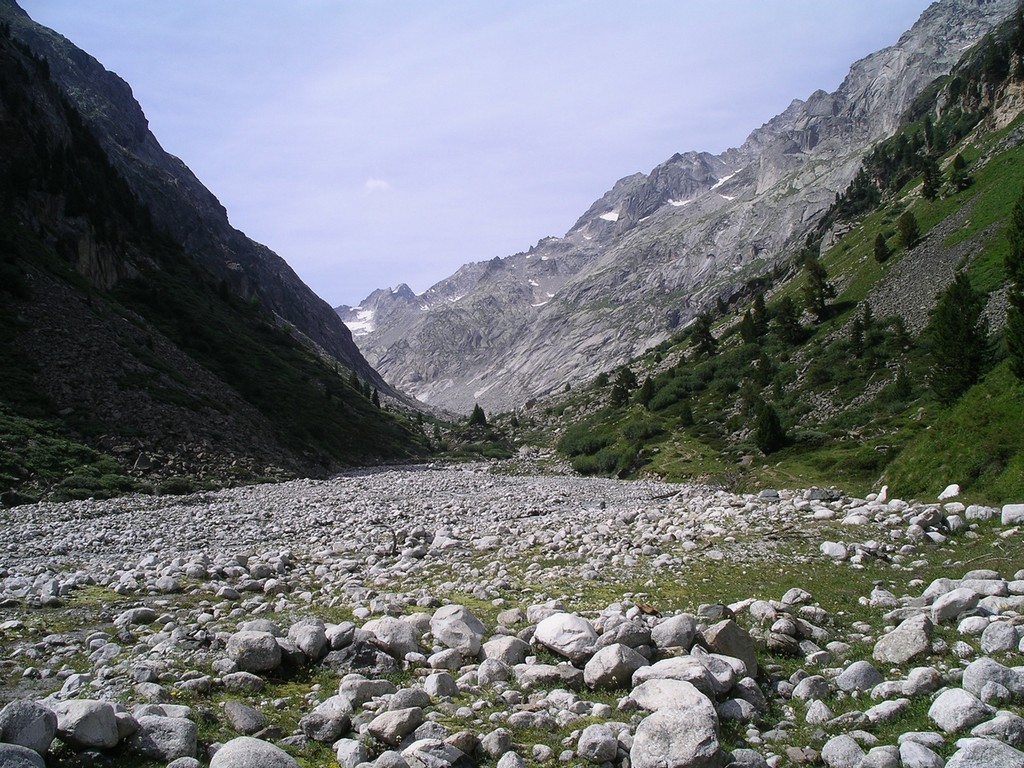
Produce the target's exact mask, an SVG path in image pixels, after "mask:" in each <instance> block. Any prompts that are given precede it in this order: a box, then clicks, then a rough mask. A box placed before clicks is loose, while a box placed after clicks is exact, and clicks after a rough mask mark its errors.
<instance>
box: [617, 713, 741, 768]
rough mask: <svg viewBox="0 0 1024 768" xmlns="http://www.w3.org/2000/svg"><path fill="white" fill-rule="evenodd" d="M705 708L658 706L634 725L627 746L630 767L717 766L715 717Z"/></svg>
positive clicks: (721, 757)
mask: <svg viewBox="0 0 1024 768" xmlns="http://www.w3.org/2000/svg"><path fill="white" fill-rule="evenodd" d="M704 700H705V701H706V702H707V709H704V708H701V709H697V710H682V709H661V710H659V711H657V712H654V713H653V714H651V715H648V716H647V717H645V718H644V719H643V720H641V721H640V724H639V725H638V726H637V727H636V733H635V734H634V736H633V746H632V747H631V748H630V750H629V759H630V764H631V766H632V768H720V767H721V766H722V765H724V754H723V753H722V751H721V749H720V747H719V743H718V717H717V716H716V715H715V710H714V707H712V706H711V702H710V701H708V700H707V699H704Z"/></svg>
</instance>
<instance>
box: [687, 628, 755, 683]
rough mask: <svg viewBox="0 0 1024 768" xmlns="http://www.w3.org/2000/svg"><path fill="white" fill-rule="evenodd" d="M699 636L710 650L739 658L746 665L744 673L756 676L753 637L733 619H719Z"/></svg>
mask: <svg viewBox="0 0 1024 768" xmlns="http://www.w3.org/2000/svg"><path fill="white" fill-rule="evenodd" d="M701 637H702V639H703V640H704V643H705V645H707V647H708V648H709V649H710V650H712V651H713V652H715V653H720V654H722V655H723V656H732V657H733V658H736V659H739V660H740V661H742V662H743V664H744V665H745V666H746V675H749V676H750V677H756V676H757V651H756V648H755V647H754V639H753V638H752V637H751V636H750V633H749V632H747V630H745V629H743V628H742V627H741V626H740V625H739V624H737V623H736V622H735V621H733V620H732V619H726V620H725V621H720V622H718V623H717V624H714V625H712V626H710V627H708V628H707V629H705V630H704V631H703V632H702V633H701Z"/></svg>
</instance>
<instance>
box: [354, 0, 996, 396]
mask: <svg viewBox="0 0 1024 768" xmlns="http://www.w3.org/2000/svg"><path fill="white" fill-rule="evenodd" d="M1015 7H1016V2H1015V0H941V1H940V2H937V3H934V4H933V5H932V6H930V7H929V8H928V9H927V10H926V11H925V12H924V14H923V15H922V16H921V18H920V19H919V20H918V22H917V23H916V24H915V25H914V26H913V27H912V28H911V29H910V30H909V31H908V32H907V33H905V34H904V35H903V36H902V37H901V38H900V40H899V41H898V42H897V43H896V45H894V46H892V47H890V48H886V49H884V50H882V51H879V52H877V53H874V54H872V55H870V56H868V57H866V58H864V59H862V60H861V61H858V62H856V63H855V64H854V65H853V66H852V67H851V69H850V72H849V74H848V75H847V77H846V79H845V80H844V81H843V83H842V84H841V85H840V86H839V88H838V89H837V90H836V91H835V92H834V93H831V94H830V93H825V92H823V91H818V92H815V93H814V94H812V95H811V96H810V97H808V98H807V99H806V100H802V101H801V100H796V101H794V102H793V103H792V104H790V106H789V107H788V108H787V109H786V110H785V111H784V112H783V113H782V114H780V115H778V116H776V117H775V118H773V119H772V120H770V121H769V122H767V123H766V124H765V125H763V126H761V127H760V128H758V129H757V130H755V131H753V132H752V133H751V134H750V136H749V137H748V138H747V140H746V141H745V142H744V144H743V145H742V146H740V147H738V148H733V149H729V150H727V151H725V152H723V153H721V154H719V155H711V154H709V153H705V152H686V153H677V154H675V155H673V156H672V157H671V158H669V159H668V160H666V161H665V162H664V163H662V164H661V165H659V166H658V167H656V168H654V169H653V170H652V171H651V172H650V173H648V174H640V173H638V174H634V175H632V176H628V177H626V178H624V179H621V180H619V181H618V182H616V183H615V184H614V185H613V186H612V188H611V189H610V190H609V191H608V192H607V193H606V194H605V195H604V196H603V197H602V198H601V199H600V200H598V201H596V202H595V203H594V204H593V205H592V206H591V207H590V208H589V209H588V210H587V211H586V212H585V213H584V214H583V215H582V216H581V217H580V218H579V220H578V221H577V222H576V223H575V224H574V225H573V226H572V228H570V229H569V231H568V232H567V233H566V234H565V235H564V236H563V237H548V238H544V239H542V240H540V241H539V242H538V243H537V244H536V245H535V246H533V247H531V248H530V249H529V250H527V251H525V252H521V253H517V254H515V255H512V256H509V257H505V258H493V259H490V260H489V261H481V262H477V263H473V264H467V265H465V266H463V267H462V268H460V269H459V270H458V271H457V272H456V273H455V274H454V275H452V276H451V277H449V278H446V279H445V280H442V281H441V282H439V283H437V284H436V285H434V286H433V287H431V288H430V289H429V290H427V291H426V292H425V293H423V294H422V295H419V296H413V295H412V294H411V292H410V291H409V290H408V289H407V288H405V287H404V286H400V287H399V288H398V289H396V290H394V291H391V290H386V289H385V290H379V291H375V292H374V293H373V294H371V295H370V296H369V297H367V299H366V300H364V301H363V302H362V303H361V304H360V305H359V306H358V307H339V308H338V309H337V311H338V313H339V315H340V316H341V317H342V318H343V319H344V320H345V321H346V322H349V323H352V324H354V333H355V336H356V340H357V342H358V344H359V346H360V349H361V350H362V351H363V353H364V354H365V355H366V357H367V359H368V360H369V361H370V362H371V364H373V365H374V366H375V367H376V368H377V369H378V370H380V372H381V373H382V374H383V375H384V376H385V377H386V378H388V380H390V381H392V382H393V383H394V384H395V385H396V386H397V387H399V388H401V389H403V390H404V391H407V392H409V393H410V394H413V395H415V396H416V397H417V398H419V399H420V400H422V401H425V402H428V403H431V404H435V405H438V406H442V407H447V408H450V409H453V410H456V411H461V412H468V410H469V409H470V408H471V407H472V405H473V403H474V402H479V403H481V404H482V405H484V406H485V407H486V408H487V409H489V410H504V409H510V408H515V407H521V406H522V405H523V404H524V403H525V402H528V401H529V400H531V399H533V398H536V397H538V396H540V395H543V394H546V393H550V392H554V391H558V390H560V389H562V388H563V387H564V386H565V385H567V384H569V385H572V384H575V383H577V382H579V381H581V380H584V379H587V378H589V377H591V376H592V375H594V374H595V373H597V372H598V371H600V370H607V369H610V368H613V367H614V366H616V365H618V364H621V363H623V362H625V361H627V360H629V359H630V358H631V357H633V356H635V355H637V354H638V353H640V352H642V351H643V350H645V349H649V348H650V347H652V346H654V345H656V344H658V343H659V342H662V341H664V340H665V339H667V338H669V337H670V336H671V335H672V334H674V333H675V332H676V331H677V330H678V329H679V328H680V327H682V326H685V325H686V324H687V323H688V322H689V321H690V320H691V319H692V318H693V317H695V316H696V315H697V314H698V313H700V312H701V311H702V310H704V309H706V308H707V307H710V306H714V305H716V304H717V303H718V302H724V303H726V304H728V303H729V302H730V301H732V300H733V299H734V298H735V297H736V296H737V295H739V294H740V293H741V289H742V286H743V285H744V284H745V283H747V282H748V281H750V280H752V279H754V278H756V277H758V276H763V275H765V274H768V273H769V272H770V271H771V270H772V269H773V268H775V267H777V266H778V265H780V264H781V263H782V262H783V261H784V259H785V258H786V257H787V255H789V254H791V253H792V252H793V251H794V250H796V249H798V248H799V247H800V246H801V245H802V244H803V243H804V241H805V239H806V238H807V236H808V235H809V234H810V233H811V232H812V231H813V230H814V229H815V227H816V226H817V225H818V223H819V221H820V220H821V218H822V216H823V215H824V214H825V212H826V211H827V210H828V208H829V207H830V206H831V205H832V204H833V202H834V201H835V198H836V195H837V194H839V193H841V192H842V191H843V190H845V189H846V187H847V185H848V184H849V183H850V181H851V180H852V179H853V178H854V175H855V174H856V172H857V170H858V168H859V167H860V163H861V160H862V158H863V157H864V155H865V153H866V152H867V151H868V149H869V148H870V147H871V146H872V145H873V144H875V143H876V142H878V141H879V140H880V139H882V138H885V137H887V136H889V135H891V134H892V132H893V131H894V130H895V129H896V127H897V126H898V125H899V124H900V120H901V118H902V116H903V115H904V114H905V113H906V112H907V110H908V109H909V108H910V107H911V106H912V105H913V103H914V100H915V99H916V98H917V97H918V96H919V95H920V94H921V93H922V91H924V90H925V88H926V87H927V86H928V85H929V84H930V83H932V82H933V81H934V80H935V79H936V78H937V77H939V76H941V75H944V74H946V73H947V72H949V70H950V68H951V67H952V66H953V65H954V64H955V63H956V62H957V60H958V59H959V58H960V56H961V55H962V53H963V52H964V51H965V50H966V49H967V48H969V47H970V46H972V45H973V44H975V43H976V42H977V41H978V40H980V39H981V38H982V37H983V36H984V35H985V34H986V33H987V32H988V31H989V30H991V29H992V28H993V26H994V25H995V24H996V23H998V22H999V21H1002V20H1003V19H1005V18H1006V17H1007V16H1008V15H1009V14H1010V13H1011V12H1012V11H1013V10H1014V8H1015Z"/></svg>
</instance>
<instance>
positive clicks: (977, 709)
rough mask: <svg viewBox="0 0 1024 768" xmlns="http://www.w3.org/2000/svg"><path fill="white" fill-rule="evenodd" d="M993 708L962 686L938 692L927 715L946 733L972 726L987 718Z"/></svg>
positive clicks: (991, 713) (993, 711)
mask: <svg viewBox="0 0 1024 768" xmlns="http://www.w3.org/2000/svg"><path fill="white" fill-rule="evenodd" d="M994 713H995V710H994V709H993V708H992V707H990V706H988V705H987V704H984V703H983V702H981V701H980V700H979V699H978V698H977V697H976V696H974V695H973V694H972V693H969V692H968V691H965V690H964V689H963V688H950V689H948V690H945V691H943V692H942V693H940V694H939V695H938V696H937V697H936V699H935V701H933V702H932V705H931V707H930V708H929V710H928V717H930V718H931V719H932V722H934V723H935V724H936V725H937V726H939V728H941V729H942V730H944V731H945V732H946V733H954V732H956V731H960V730H963V729H964V728H972V727H973V726H975V725H977V724H978V723H980V722H982V721H983V720H987V719H988V718H989V717H991V716H992V715H993V714H994Z"/></svg>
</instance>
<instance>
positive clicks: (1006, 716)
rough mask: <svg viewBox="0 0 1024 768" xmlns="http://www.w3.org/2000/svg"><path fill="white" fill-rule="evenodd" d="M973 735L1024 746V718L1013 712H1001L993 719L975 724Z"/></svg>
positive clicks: (1015, 745) (972, 730)
mask: <svg viewBox="0 0 1024 768" xmlns="http://www.w3.org/2000/svg"><path fill="white" fill-rule="evenodd" d="M971 735H972V736H986V737H988V738H990V739H999V740H1000V741H1005V742H1006V743H1007V744H1009V745H1011V746H1014V747H1020V746H1024V718H1022V717H1020V715H1017V714H1014V713H1013V712H1000V713H999V714H998V715H996V716H995V717H993V718H992V719H991V720H989V721H987V722H984V723H980V724H979V725H976V726H974V728H973V729H971Z"/></svg>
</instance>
